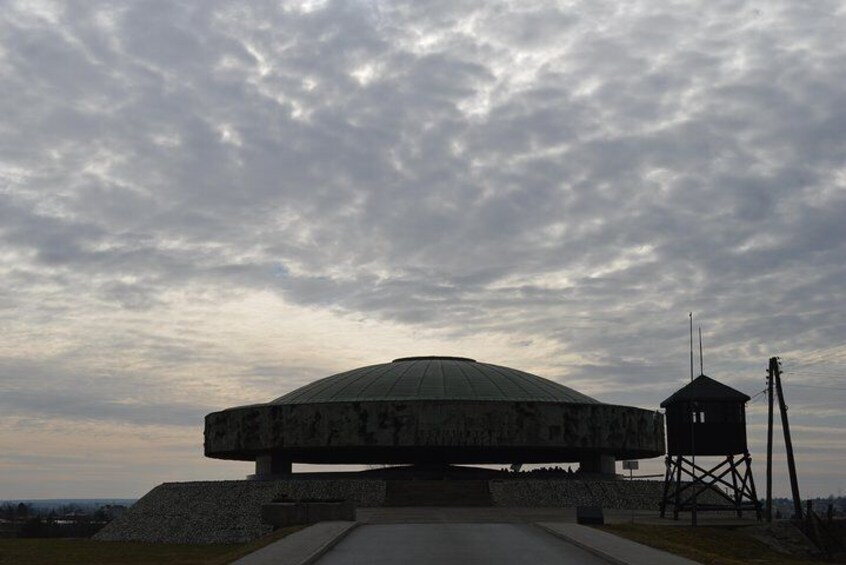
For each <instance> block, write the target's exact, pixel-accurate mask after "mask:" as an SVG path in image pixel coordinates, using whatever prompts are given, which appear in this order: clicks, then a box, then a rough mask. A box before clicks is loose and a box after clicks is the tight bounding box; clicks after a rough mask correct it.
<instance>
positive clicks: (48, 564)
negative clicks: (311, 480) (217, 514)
mask: <svg viewBox="0 0 846 565" xmlns="http://www.w3.org/2000/svg"><path fill="white" fill-rule="evenodd" d="M303 527H304V526H293V527H290V528H283V529H281V530H278V531H276V532H274V533H273V534H271V535H269V536H265V537H263V538H261V539H258V540H256V541H253V542H250V543H239V544H209V545H187V544H171V543H138V542H108V541H93V540H88V539H0V565H13V564H14V565H27V564H36V563H37V564H39V565H41V564H43V565H79V564H80V563H85V564H91V565H128V564H132V565H136V564H147V563H160V564H162V565H223V564H225V563H231V562H232V561H234V560H236V559H238V558H240V557H243V556H244V555H247V554H249V553H252V552H253V551H255V550H257V549H259V548H261V547H264V546H265V545H267V544H269V543H272V542H274V541H276V540H278V539H282V538H283V537H285V536H287V535H289V534H292V533H294V532H295V531H297V530H299V529H302V528H303Z"/></svg>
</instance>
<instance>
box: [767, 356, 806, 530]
mask: <svg viewBox="0 0 846 565" xmlns="http://www.w3.org/2000/svg"><path fill="white" fill-rule="evenodd" d="M773 361H775V363H773ZM770 364H771V365H770V366H771V367H772V370H773V377H775V386H776V393H777V394H778V406H779V411H780V412H781V427H782V429H784V447H785V449H786V450H787V470H788V471H789V472H790V490H791V491H793V512H794V514H795V519H796V520H801V519H802V501H801V500H800V499H799V481H798V480H797V479H796V461H795V459H794V458H793V442H792V441H791V439H790V423H789V422H788V421H787V404H785V402H784V391H783V390H782V388H781V365H780V364H779V361H778V357H773V358H772V359H770Z"/></svg>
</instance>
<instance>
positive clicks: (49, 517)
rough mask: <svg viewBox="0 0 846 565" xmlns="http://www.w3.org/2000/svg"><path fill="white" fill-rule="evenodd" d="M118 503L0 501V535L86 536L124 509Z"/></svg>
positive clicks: (11, 536)
mask: <svg viewBox="0 0 846 565" xmlns="http://www.w3.org/2000/svg"><path fill="white" fill-rule="evenodd" d="M126 509H127V506H125V505H122V504H103V505H99V506H97V505H94V504H84V503H83V504H79V503H65V504H61V503H58V504H56V505H54V506H51V505H49V504H47V505H45V504H38V505H35V504H32V503H27V502H17V503H15V502H4V503H2V504H0V538H3V537H5V538H15V537H17V538H59V537H78V538H86V537H90V536H92V535H94V534H95V533H97V531H99V530H100V529H101V528H102V527H103V526H105V525H106V524H108V523H109V522H110V521H111V520H113V519H114V518H116V517H117V516H119V515H120V514H122V513H123V512H125V511H126Z"/></svg>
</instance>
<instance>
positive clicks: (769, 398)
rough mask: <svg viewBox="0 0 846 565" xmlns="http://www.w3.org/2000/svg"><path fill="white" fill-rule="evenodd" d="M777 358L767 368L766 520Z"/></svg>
mask: <svg viewBox="0 0 846 565" xmlns="http://www.w3.org/2000/svg"><path fill="white" fill-rule="evenodd" d="M774 366H778V359H777V358H775V357H771V358H770V366H769V368H768V369H767V404H768V406H767V512H766V514H767V522H772V521H773V375H774V374H775V369H774V368H773V367H774Z"/></svg>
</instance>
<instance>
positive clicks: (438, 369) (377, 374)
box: [271, 357, 600, 405]
mask: <svg viewBox="0 0 846 565" xmlns="http://www.w3.org/2000/svg"><path fill="white" fill-rule="evenodd" d="M412 400H471V401H472V400H486V401H508V402H515V401H520V402H523V401H525V402H556V403H574V404H600V402H599V401H598V400H596V399H594V398H591V397H590V396H587V395H585V394H582V393H580V392H578V391H576V390H573V389H571V388H568V387H566V386H564V385H561V384H558V383H556V382H553V381H550V380H547V379H544V378H541V377H539V376H537V375H533V374H531V373H526V372H524V371H518V370H517V369H511V368H509V367H501V366H499V365H491V364H489V363H478V362H476V361H475V360H473V359H467V358H465V357H405V358H402V359H395V360H394V361H393V362H391V363H383V364H380V365H370V366H367V367H361V368H358V369H353V370H352V371H346V372H343V373H338V374H337V375H332V376H329V377H326V378H324V379H320V380H318V381H315V382H313V383H311V384H308V385H306V386H304V387H301V388H298V389H296V390H294V391H292V392H289V393H288V394H286V395H284V396H281V397H279V398H277V399H276V400H274V401H272V402H271V404H281V405H293V404H314V403H326V402H379V401H412Z"/></svg>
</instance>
